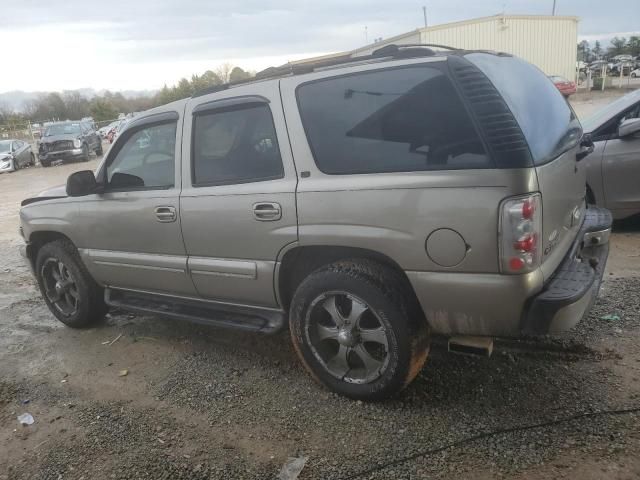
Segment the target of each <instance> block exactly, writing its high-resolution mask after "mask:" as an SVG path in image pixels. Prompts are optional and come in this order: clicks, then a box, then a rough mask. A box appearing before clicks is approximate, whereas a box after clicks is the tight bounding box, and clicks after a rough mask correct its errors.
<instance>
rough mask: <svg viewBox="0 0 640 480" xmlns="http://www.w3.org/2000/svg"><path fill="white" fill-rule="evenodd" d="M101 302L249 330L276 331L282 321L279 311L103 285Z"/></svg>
mask: <svg viewBox="0 0 640 480" xmlns="http://www.w3.org/2000/svg"><path fill="white" fill-rule="evenodd" d="M104 301H105V303H106V304H107V305H108V306H110V307H116V308H121V309H123V310H128V311H132V312H137V313H147V314H148V313H151V314H155V315H160V316H164V317H169V318H173V319H176V320H187V321H189V322H194V323H200V324H203V325H211V326H214V327H222V328H232V329H236V330H245V331H251V332H260V333H277V332H279V331H280V330H282V329H283V328H284V326H285V323H286V322H285V319H286V317H285V313H284V312H283V311H281V310H275V309H269V308H260V307H245V306H240V305H233V304H227V303H219V302H208V301H204V300H197V299H188V298H180V297H172V296H167V295H159V294H153V293H144V292H133V291H130V290H116V289H113V288H106V289H105V291H104Z"/></svg>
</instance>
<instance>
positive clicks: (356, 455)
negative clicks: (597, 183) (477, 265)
mask: <svg viewBox="0 0 640 480" xmlns="http://www.w3.org/2000/svg"><path fill="white" fill-rule="evenodd" d="M95 165H96V161H95V160H93V161H92V162H90V164H74V165H65V166H61V167H54V168H50V169H46V170H45V169H40V168H35V169H29V170H23V171H19V172H17V173H15V174H12V175H5V176H1V177H0V192H2V193H0V198H2V200H3V204H4V205H8V207H7V208H6V209H4V210H2V211H0V242H2V244H3V245H4V247H5V252H4V253H5V254H4V255H3V257H2V258H1V259H0V479H1V480H8V479H54V480H57V479H85V480H89V479H163V478H164V479H174V478H184V479H228V478H229V479H235V478H238V479H245V478H246V479H253V478H260V479H262V478H265V479H274V478H277V476H278V472H279V471H280V469H281V467H282V465H283V464H284V463H285V462H286V461H287V458H288V457H292V456H293V457H296V456H306V457H308V461H307V464H306V466H305V468H304V470H303V471H302V473H301V475H300V477H299V478H300V479H301V480H304V479H315V478H321V479H346V478H355V477H353V475H356V474H358V473H362V475H361V476H359V477H357V478H365V479H421V478H435V479H440V478H476V479H478V478H479V479H484V478H487V479H488V478H496V477H507V478H527V479H530V478H534V479H536V478H540V479H551V478H554V479H555V478H565V477H566V478H580V479H592V478H593V479H596V478H603V477H606V478H619V479H626V478H629V479H630V478H638V477H640V455H639V453H640V428H639V427H640V416H639V414H626V415H602V416H597V417H589V418H582V419H576V420H573V421H569V422H565V423H559V424H556V425H552V426H541V427H539V428H531V429H528V430H524V431H512V432H505V433H498V434H495V435H487V436H486V437H484V438H481V439H478V440H476V441H473V442H470V443H467V444H465V445H463V446H460V447H452V448H447V449H444V450H441V451H439V452H435V453H431V454H428V455H422V456H420V453H421V452H425V451H429V450H433V449H437V448H439V447H442V446H446V445H448V444H451V443H453V442H457V441H460V440H462V439H465V438H469V437H472V436H474V435H478V434H481V433H488V432H494V431H496V430H501V429H508V428H512V427H519V426H527V425H533V424H538V423H544V422H547V421H551V420H557V419H561V418H564V417H567V416H571V415H574V414H576V413H580V412H589V411H596V410H602V409H619V408H629V407H640V348H639V346H640V293H639V292H640V277H639V276H638V272H640V260H639V259H638V254H639V253H640V240H639V239H640V221H636V220H632V221H630V222H625V223H623V224H619V225H616V233H615V234H614V235H613V237H612V252H611V257H610V262H609V265H608V271H607V276H606V281H605V284H604V285H603V289H602V291H601V295H600V298H599V300H598V302H597V303H596V305H595V306H594V309H593V311H592V312H591V315H590V316H589V317H588V318H587V319H585V320H584V321H583V322H582V323H581V324H580V325H579V326H578V327H577V328H576V329H575V330H574V331H572V332H570V333H569V334H567V335H564V336H562V337H560V338H550V337H543V338H534V339H523V340H519V341H509V340H498V341H496V345H495V353H494V355H493V356H492V357H491V358H490V359H484V358H470V357H460V356H455V355H451V354H448V353H447V352H446V350H445V348H444V343H443V341H442V339H436V340H435V342H434V347H433V349H432V353H431V354H430V356H429V359H428V361H427V364H426V366H425V368H424V370H423V371H422V372H421V373H420V375H419V377H418V378H417V380H416V381H415V382H414V383H413V384H412V385H411V386H410V387H409V388H407V389H406V390H405V391H404V392H403V393H402V394H401V395H400V396H398V397H397V398H395V399H393V400H389V401H386V402H382V403H376V404H367V403H362V402H353V401H350V400H346V399H344V398H341V397H338V396H336V395H333V394H331V393H329V392H327V391H326V390H324V389H323V388H321V387H319V386H318V385H316V384H315V383H314V382H313V381H312V380H311V379H310V378H309V376H308V375H307V374H306V373H305V371H304V370H303V368H302V367H301V366H300V365H299V363H298V361H297V359H296V357H295V353H294V352H293V349H292V347H291V345H290V342H289V339H288V336H287V335H286V334H280V335H275V336H261V335H251V334H244V333H238V332H230V331H223V330H218V329H214V328H209V327H203V326H199V325H193V324H188V323H177V322H172V321H169V320H166V319H162V318H157V317H146V316H134V315H129V314H127V313H124V312H119V311H113V312H111V313H110V314H109V316H108V318H107V321H106V322H105V323H104V324H103V325H101V326H98V327H96V328H92V329H88V330H83V331H75V330H70V329H67V328H65V327H63V326H61V324H59V323H57V322H56V321H55V320H54V318H53V317H52V315H51V314H50V313H49V312H48V311H47V310H46V307H45V306H44V304H43V302H42V301H41V299H40V297H39V294H38V293H37V291H36V287H35V284H34V282H33V280H32V277H31V275H30V272H29V271H28V268H27V267H26V266H25V265H24V264H23V263H22V261H21V259H20V258H19V256H18V254H17V246H18V245H19V243H20V240H19V238H18V236H17V235H16V233H15V232H16V230H17V218H16V214H17V208H18V207H17V202H18V201H19V200H20V199H21V198H22V197H24V196H26V195H25V192H31V191H38V190H41V189H43V188H46V187H47V186H51V185H55V184H58V183H61V181H64V178H66V176H67V175H68V174H69V173H70V172H71V171H74V170H80V169H85V168H87V167H89V168H94V167H95ZM605 316H613V317H607V318H612V319H609V320H605V319H603V318H602V317H605ZM119 335H122V336H121V337H119V338H118V336H119ZM116 338H118V339H117V340H116V341H115V342H114V343H113V344H111V345H108V344H107V345H105V344H104V342H107V341H113V340H114V339H116ZM123 369H126V370H127V372H128V374H127V375H126V376H119V372H120V371H121V370H123ZM24 412H29V413H31V414H32V415H33V416H34V418H35V423H34V424H33V425H31V426H28V427H22V426H20V425H19V423H18V422H17V420H16V416H17V415H19V414H21V413H24ZM412 455H413V456H416V458H413V459H410V460H408V461H405V462H401V463H397V464H394V465H391V466H388V467H386V468H381V469H379V470H377V471H369V470H370V469H372V468H375V467H376V466H382V465H383V464H385V463H388V462H393V461H395V460H398V459H401V458H404V457H407V456H412Z"/></svg>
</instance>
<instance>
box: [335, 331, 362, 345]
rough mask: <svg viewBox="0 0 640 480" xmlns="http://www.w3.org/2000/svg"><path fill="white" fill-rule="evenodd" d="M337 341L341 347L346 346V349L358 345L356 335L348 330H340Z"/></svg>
mask: <svg viewBox="0 0 640 480" xmlns="http://www.w3.org/2000/svg"><path fill="white" fill-rule="evenodd" d="M336 339H337V340H338V343H339V344H340V345H344V346H345V347H354V346H356V344H357V343H358V338H357V336H356V334H354V332H353V331H352V330H349V329H348V328H341V329H339V330H338V336H337V338H336Z"/></svg>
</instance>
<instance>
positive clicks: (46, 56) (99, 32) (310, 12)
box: [0, 0, 640, 92]
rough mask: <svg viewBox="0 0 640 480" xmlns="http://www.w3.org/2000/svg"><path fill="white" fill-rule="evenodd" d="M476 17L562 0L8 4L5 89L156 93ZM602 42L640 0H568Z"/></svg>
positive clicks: (637, 10) (626, 25)
mask: <svg viewBox="0 0 640 480" xmlns="http://www.w3.org/2000/svg"><path fill="white" fill-rule="evenodd" d="M422 5H426V6H427V11H428V22H429V25H434V24H440V23H446V22H452V21H459V20H465V19H469V18H473V17H481V16H487V15H494V14H497V13H500V12H502V11H504V12H505V13H507V14H550V13H551V8H552V5H553V0H529V1H526V0H413V1H406V0H368V1H365V0H314V1H305V0H237V1H233V0H177V1H166V0H126V1H123V0H108V1H103V0H99V1H98V2H94V1H91V0H46V1H40V0H0V7H1V8H0V11H1V12H2V25H1V26H0V45H1V46H2V47H1V50H0V51H1V52H2V54H1V56H0V58H2V64H3V67H2V68H1V73H0V92H4V91H8V90H16V89H18V90H26V91H33V90H46V91H49V90H62V89H76V88H83V87H92V88H96V89H102V88H108V89H111V90H123V89H155V88H159V87H161V86H162V85H163V84H165V83H167V84H169V85H171V84H173V83H175V82H176V81H177V80H178V79H179V78H180V77H183V76H190V75H191V74H192V73H202V72H203V71H205V70H207V69H214V68H215V67H216V66H217V65H219V64H221V63H223V62H225V61H227V62H231V63H233V64H235V65H239V66H241V67H242V68H245V69H250V70H260V69H262V68H266V67H268V66H271V65H277V64H282V63H284V62H286V61H287V60H295V59H299V58H304V57H308V56H313V55H320V54H324V53H330V52H335V51H342V50H349V49H353V48H356V47H359V46H362V45H363V44H364V43H365V25H366V26H367V32H368V39H369V41H370V42H371V41H372V40H373V38H375V37H390V36H393V35H397V34H399V33H403V32H406V31H409V30H412V29H415V28H417V27H421V26H423V17H422V8H421V7H422ZM556 14H557V15H576V16H579V17H580V23H579V35H580V37H581V38H587V39H589V40H595V39H596V38H610V37H612V36H613V35H615V34H621V35H629V33H633V32H634V31H635V32H637V31H638V29H640V0H615V1H602V0H557V9H556Z"/></svg>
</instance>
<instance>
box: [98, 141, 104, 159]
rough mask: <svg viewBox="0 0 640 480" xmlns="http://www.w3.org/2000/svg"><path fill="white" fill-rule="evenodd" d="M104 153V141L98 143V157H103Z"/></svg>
mask: <svg viewBox="0 0 640 480" xmlns="http://www.w3.org/2000/svg"><path fill="white" fill-rule="evenodd" d="M103 153H104V152H103V151H102V141H99V142H98V148H96V156H98V157H101V156H102V154H103Z"/></svg>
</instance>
